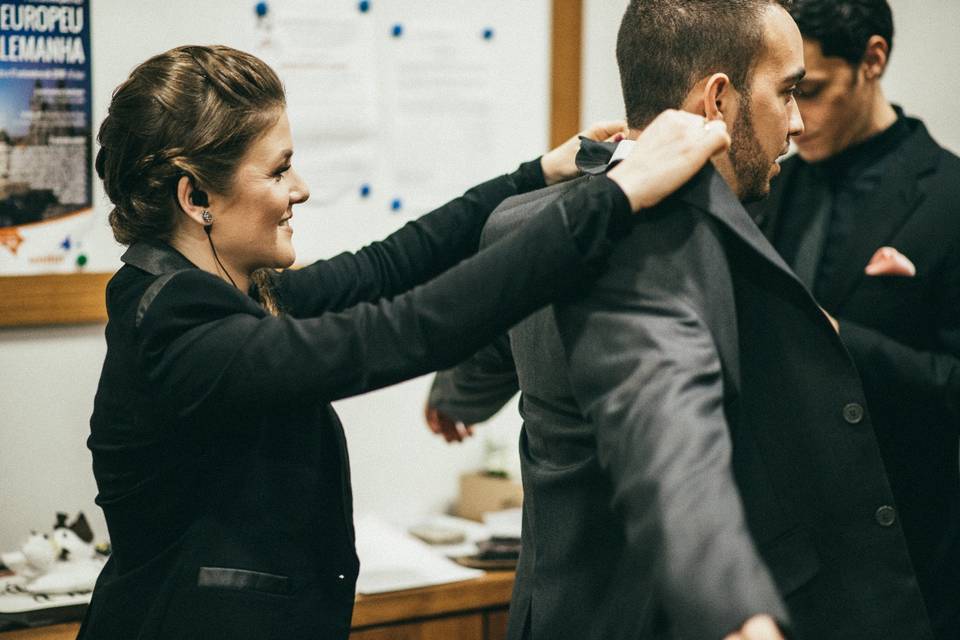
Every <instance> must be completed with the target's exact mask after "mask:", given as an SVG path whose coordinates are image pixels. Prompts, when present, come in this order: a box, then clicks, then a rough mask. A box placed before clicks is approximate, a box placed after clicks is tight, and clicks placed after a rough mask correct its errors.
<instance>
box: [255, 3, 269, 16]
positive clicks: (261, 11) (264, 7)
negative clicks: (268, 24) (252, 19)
mask: <svg viewBox="0 0 960 640" xmlns="http://www.w3.org/2000/svg"><path fill="white" fill-rule="evenodd" d="M253 10H254V11H256V12H257V17H258V18H262V17H264V16H265V15H267V12H268V11H270V6H269V5H268V4H267V3H266V2H258V3H257V4H256V6H254V8H253Z"/></svg>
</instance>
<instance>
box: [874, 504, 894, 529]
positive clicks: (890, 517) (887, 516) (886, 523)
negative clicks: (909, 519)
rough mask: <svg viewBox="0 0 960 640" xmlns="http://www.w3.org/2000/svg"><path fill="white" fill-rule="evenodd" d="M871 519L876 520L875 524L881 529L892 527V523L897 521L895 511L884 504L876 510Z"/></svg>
mask: <svg viewBox="0 0 960 640" xmlns="http://www.w3.org/2000/svg"><path fill="white" fill-rule="evenodd" d="M873 517H874V518H876V519H877V524H879V525H880V526H881V527H892V526H893V523H894V522H896V521H897V510H896V509H894V508H893V507H891V506H890V505H887V504H885V505H883V506H882V507H880V508H879V509H877V512H876V513H875V514H873Z"/></svg>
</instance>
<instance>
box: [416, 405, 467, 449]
mask: <svg viewBox="0 0 960 640" xmlns="http://www.w3.org/2000/svg"><path fill="white" fill-rule="evenodd" d="M423 415H424V418H425V419H426V421H427V426H428V427H430V431H433V432H434V433H435V434H437V435H439V436H443V439H444V440H446V441H447V442H463V441H464V439H465V438H469V437H471V436H473V425H472V424H463V423H462V422H457V421H456V420H454V419H453V418H451V417H449V416H448V415H446V414H445V413H443V412H442V411H440V410H439V409H434V408H433V407H431V406H430V405H429V404H428V405H426V406H425V407H424V410H423Z"/></svg>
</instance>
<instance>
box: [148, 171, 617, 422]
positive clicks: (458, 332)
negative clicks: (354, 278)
mask: <svg viewBox="0 0 960 640" xmlns="http://www.w3.org/2000/svg"><path fill="white" fill-rule="evenodd" d="M631 218H632V216H631V214H630V210H629V205H628V203H627V201H626V198H625V196H624V195H623V193H622V192H621V191H619V188H618V187H616V185H614V184H613V183H612V182H610V181H609V180H603V181H591V182H587V183H584V185H582V186H578V187H577V188H575V189H571V190H570V192H569V193H567V194H565V195H564V197H563V198H561V199H559V200H558V201H556V202H555V203H553V204H552V205H551V206H550V207H548V208H546V209H544V210H543V211H542V212H540V213H539V214H538V215H537V216H535V217H533V218H531V220H530V221H529V222H528V223H527V224H526V225H524V226H523V227H522V228H521V229H520V230H518V231H517V232H515V233H513V234H511V235H509V236H507V237H505V238H503V239H502V240H500V241H498V242H496V243H494V244H493V245H492V246H490V247H489V248H487V249H485V250H484V251H482V252H480V253H478V254H477V255H476V256H474V257H473V258H471V259H469V260H466V261H464V262H462V263H461V264H459V265H457V266H456V267H453V268H452V269H450V270H448V271H447V272H445V273H444V274H442V275H441V276H439V277H437V278H436V279H434V280H432V281H430V282H429V283H427V284H425V285H422V286H419V287H415V288H414V289H412V290H411V291H409V292H407V293H405V294H403V295H400V296H397V297H395V298H392V299H386V298H384V299H380V300H378V301H376V302H373V303H370V302H363V303H360V304H357V305H354V306H352V307H349V308H347V309H344V310H343V311H339V312H329V313H323V314H320V315H318V316H316V317H312V318H304V319H297V318H293V317H290V316H281V317H271V316H267V315H266V314H265V313H264V312H263V311H262V310H261V309H260V307H259V306H257V305H256V304H255V303H254V302H253V301H252V300H251V299H250V298H248V297H247V296H244V295H243V294H241V293H240V292H239V291H238V290H236V289H233V288H231V287H229V286H228V285H226V284H225V283H223V282H222V281H221V280H219V279H217V278H216V277H214V276H213V275H211V274H208V273H205V272H203V271H200V270H195V269H189V270H185V271H180V272H175V273H174V274H172V275H170V276H166V277H165V278H166V280H165V281H162V282H161V281H158V283H159V285H156V283H155V286H154V287H152V288H151V289H150V290H148V292H147V294H146V295H145V296H144V298H143V300H142V301H141V303H140V304H141V307H142V308H143V311H142V313H141V316H140V321H139V331H140V334H141V348H140V353H139V359H140V363H141V366H142V367H143V369H144V370H145V371H146V372H147V376H148V378H149V379H150V381H151V384H153V385H155V388H156V389H157V390H158V392H159V393H160V395H161V397H162V398H164V399H165V400H166V401H167V402H168V404H169V405H170V407H171V408H173V410H174V411H176V412H177V413H178V414H180V415H181V417H184V416H186V415H196V414H203V413H204V412H206V411H217V410H222V409H223V408H224V407H230V408H231V409H232V410H234V411H236V410H239V409H242V408H243V407H252V406H259V407H265V406H275V407H278V408H281V407H283V406H284V405H287V404H289V403H316V402H317V401H318V400H335V399H338V398H343V397H347V396H352V395H356V394H360V393H364V392H366V391H370V390H372V389H377V388H379V387H383V386H386V385H390V384H393V383H396V382H400V381H402V380H406V379H409V378H412V377H415V376H418V375H422V374H424V373H427V372H430V371H433V370H436V369H439V368H444V367H449V366H452V365H453V364H455V363H456V362H459V361H460V360H462V359H464V358H465V357H467V356H468V355H470V354H471V353H473V352H474V351H476V350H477V349H479V348H480V347H481V346H483V345H484V344H486V343H488V342H490V341H491V340H492V339H493V338H494V337H495V336H496V335H498V334H499V333H502V332H503V331H505V330H506V329H507V328H508V327H509V326H511V325H512V324H514V323H515V322H517V321H519V320H520V319H522V318H523V317H524V316H526V315H528V314H529V313H531V312H532V311H534V310H536V309H537V308H539V307H541V306H543V305H544V304H546V303H547V302H549V301H551V300H552V299H554V298H556V297H557V295H558V294H559V293H560V292H561V291H562V290H563V288H564V283H565V282H566V281H567V279H568V278H569V276H570V274H571V272H573V273H580V272H585V271H592V270H594V269H596V265H597V264H598V261H600V260H602V257H603V256H604V255H606V254H607V253H608V252H609V248H610V234H611V230H615V229H623V228H625V227H624V224H625V223H624V221H625V220H630V219H631ZM598 238H602V239H603V240H602V241H600V240H598Z"/></svg>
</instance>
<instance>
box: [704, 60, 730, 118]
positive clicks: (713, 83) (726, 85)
mask: <svg viewBox="0 0 960 640" xmlns="http://www.w3.org/2000/svg"><path fill="white" fill-rule="evenodd" d="M736 93H737V92H736V90H735V89H734V88H733V84H732V83H731V82H730V78H729V77H728V76H727V74H725V73H715V74H713V75H712V76H710V77H709V78H707V82H706V84H705V85H704V87H703V115H704V117H705V118H706V119H707V120H724V121H725V122H726V123H727V127H732V126H733V121H732V118H733V117H734V116H735V115H736V108H735V101H736V99H737V95H736ZM728 118H729V119H728Z"/></svg>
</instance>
